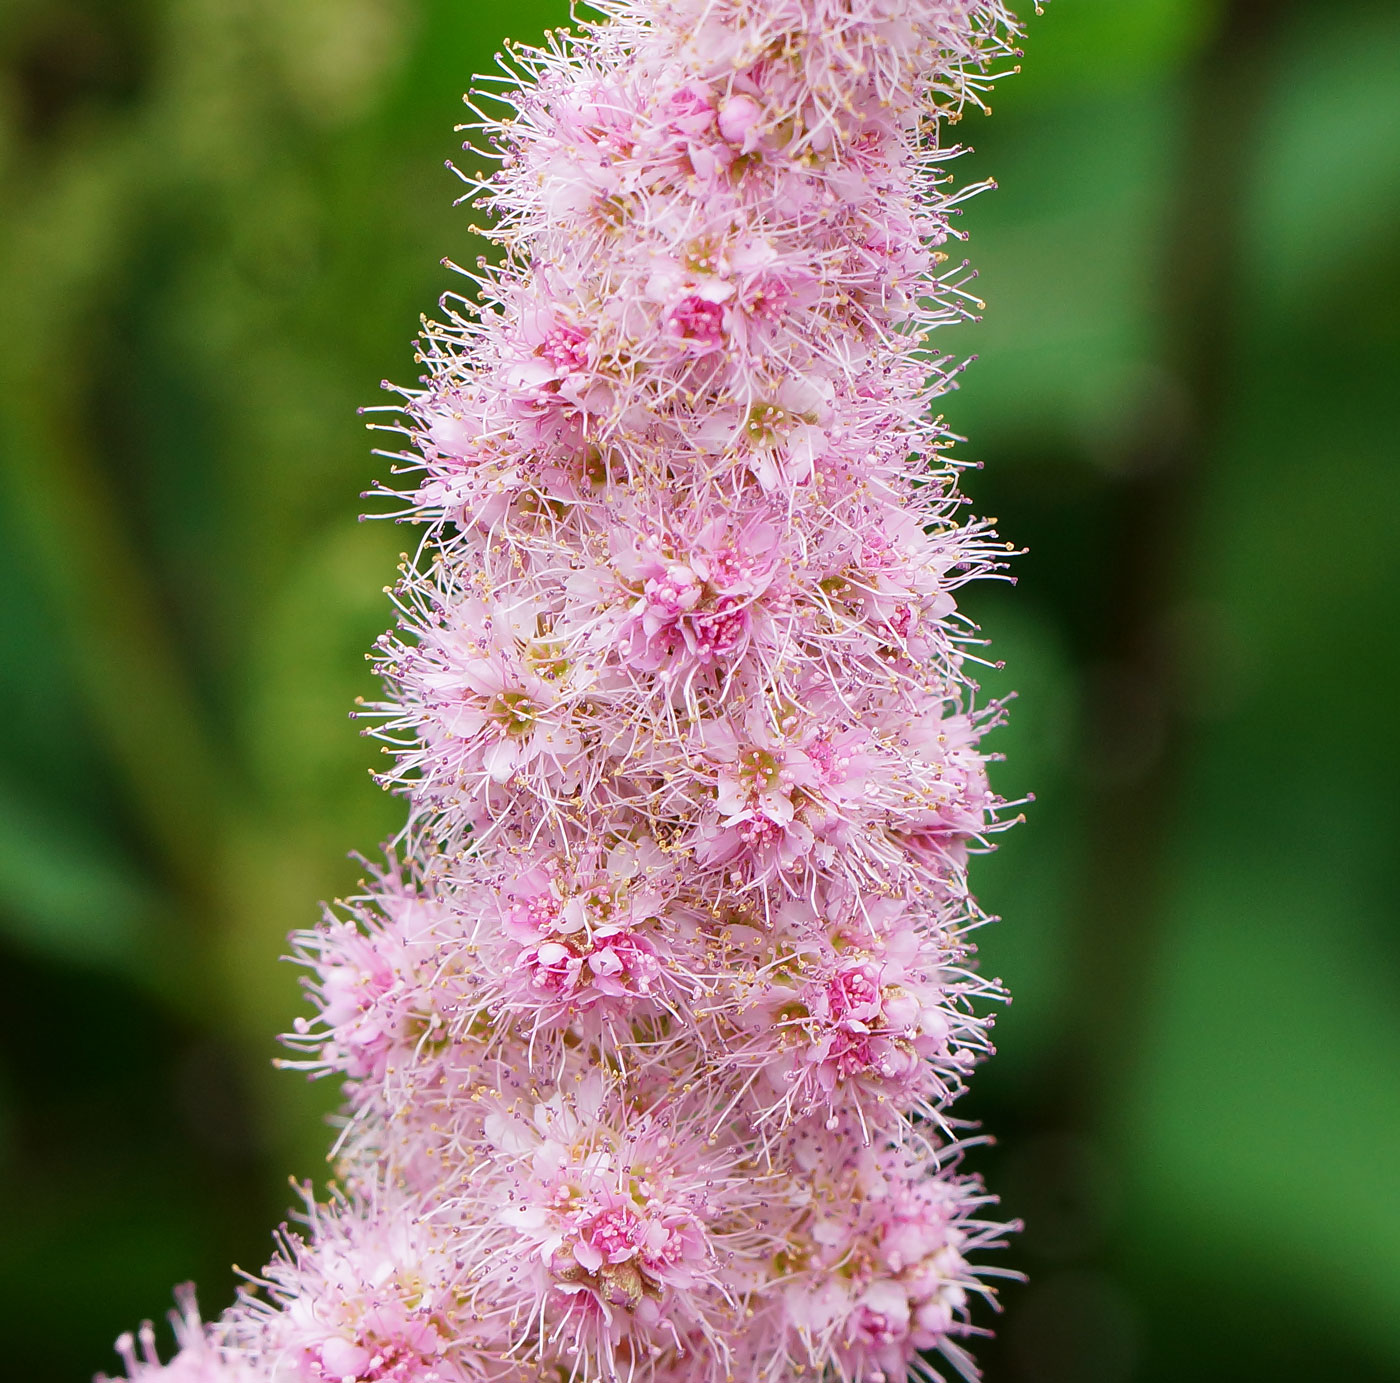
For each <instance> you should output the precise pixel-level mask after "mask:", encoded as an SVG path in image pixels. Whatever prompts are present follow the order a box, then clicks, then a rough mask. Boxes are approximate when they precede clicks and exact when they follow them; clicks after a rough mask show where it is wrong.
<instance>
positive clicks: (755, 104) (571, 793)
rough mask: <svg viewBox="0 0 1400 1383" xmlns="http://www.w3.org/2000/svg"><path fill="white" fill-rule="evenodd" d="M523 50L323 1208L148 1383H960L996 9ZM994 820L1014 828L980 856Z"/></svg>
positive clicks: (454, 321)
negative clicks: (962, 214) (979, 277)
mask: <svg viewBox="0 0 1400 1383" xmlns="http://www.w3.org/2000/svg"><path fill="white" fill-rule="evenodd" d="M589 13H590V15H591V17H590V18H589V19H587V21H586V22H582V23H580V24H579V25H578V26H577V27H576V29H575V30H574V31H563V30H561V31H559V32H557V33H554V34H551V35H549V36H548V37H547V38H546V40H545V42H544V44H543V45H542V46H540V47H529V48H526V47H519V46H517V47H513V48H511V49H510V51H509V55H508V57H507V58H506V59H505V60H503V68H504V75H503V76H500V77H498V78H497V79H495V80H494V81H493V82H490V83H487V84H486V85H485V86H484V87H483V88H482V89H481V90H480V91H478V92H477V93H476V94H475V95H474V96H473V97H472V98H471V100H472V109H473V110H474V111H475V112H476V116H477V118H476V120H475V122H474V123H473V125H472V126H471V127H469V128H471V129H472V131H473V139H474V141H475V142H476V143H477V144H478V145H479V146H480V145H489V147H490V149H491V150H492V152H493V153H494V156H495V162H494V164H493V165H491V167H492V168H493V170H494V171H490V172H489V173H487V174H484V175H481V176H479V177H478V176H476V175H473V174H470V173H468V174H463V175H462V176H464V177H465V178H466V181H467V182H468V184H469V191H468V197H469V198H470V199H472V200H474V201H475V203H476V204H477V205H478V206H479V207H480V208H481V209H482V210H483V212H484V213H486V214H487V219H488V221H489V227H488V228H487V229H486V230H485V231H484V232H483V234H484V235H485V236H486V238H487V239H488V240H489V241H490V242H491V244H492V245H493V246H494V247H495V249H494V251H493V252H492V253H489V254H487V255H485V256H483V257H482V259H480V260H479V261H478V267H477V268H475V269H473V270H470V271H464V272H465V273H466V278H467V279H468V280H470V283H471V287H470V290H469V291H467V292H465V293H464V294H463V295H461V296H450V297H449V298H447V299H445V300H444V302H443V312H442V315H441V320H440V321H438V322H435V323H432V324H429V325H427V326H425V328H424V332H423V336H422V339H421V348H420V353H419V363H420V365H421V367H422V370H423V378H422V380H421V383H420V387H418V388H416V389H413V390H406V391H403V392H402V394H401V402H400V404H399V405H398V411H399V412H400V414H401V417H402V420H403V421H402V423H401V424H400V426H401V430H402V431H403V432H404V433H405V434H406V435H407V437H408V438H409V440H410V444H411V445H410V447H409V449H407V450H405V451H404V452H403V453H401V454H399V456H398V460H399V461H400V462H401V463H402V464H401V465H399V466H398V467H396V473H397V474H398V475H399V476H400V477H406V479H405V480H403V481H402V482H401V483H402V488H401V489H399V490H395V491H389V490H386V491H384V492H383V493H384V494H385V495H393V496H394V501H393V504H392V505H391V506H390V507H391V508H394V509H395V511H396V513H397V514H398V516H399V517H400V518H403V519H406V520H408V521H411V522H412V523H414V524H417V525H419V526H420V532H421V534H422V541H421V544H420V546H419V549H418V552H417V555H416V557H415V558H413V559H412V560H409V561H407V562H406V563H405V567H404V570H403V574H402V579H401V580H400V582H399V585H398V587H397V590H396V595H395V599H396V603H397V606H398V612H399V618H398V623H397V628H396V630H395V631H393V632H391V633H389V634H387V635H385V636H384V638H383V639H381V640H380V642H379V644H378V646H377V650H376V657H377V661H378V664H379V667H380V670H381V671H382V674H383V677H384V680H385V683H386V686H387V689H388V691H387V697H386V699H385V700H384V701H383V702H382V703H381V704H378V705H373V706H367V707H364V708H363V709H362V712H361V714H362V715H363V716H364V717H365V718H367V721H368V724H369V727H370V729H371V731H372V732H373V733H375V734H377V735H378V736H380V737H381V738H382V739H383V740H384V742H385V747H386V750H387V752H388V753H389V755H390V766H389V767H388V769H387V771H386V772H385V773H384V775H383V781H384V782H385V784H386V785H388V786H390V787H392V788H394V789H396V790H398V791H399V792H401V793H402V794H403V795H404V796H405V797H406V799H407V801H408V822H407V825H406V827H405V829H404V831H403V833H402V835H401V837H400V838H399V839H398V840H396V841H395V842H394V843H393V845H392V846H391V849H390V851H389V862H388V864H386V865H385V866H384V867H383V868H382V869H381V870H380V871H379V872H378V873H376V875H375V876H374V878H373V880H372V881H371V882H370V883H368V884H366V885H365V887H364V890H363V894H362V896H359V897H356V898H354V899H351V900H349V901H348V902H347V903H345V904H343V905H340V906H338V907H337V908H335V909H332V910H331V912H330V913H329V914H328V916H327V918H326V920H325V921H324V923H323V924H322V925H321V926H320V927H318V928H316V929H314V930H312V931H309V932H307V933H305V934H302V935H299V936H298V937H297V938H296V939H295V945H296V950H297V954H298V956H299V958H300V959H301V960H302V961H303V962H304V963H305V964H306V966H308V967H309V993H310V996H311V998H312V1000H313V1001H314V1005H315V1016H314V1017H312V1018H311V1019H309V1020H306V1019H304V1020H302V1021H300V1022H299V1023H298V1025H297V1028H296V1030H295V1031H294V1032H293V1033H292V1034H291V1035H290V1037H289V1038H288V1041H289V1043H290V1044H291V1046H292V1047H293V1048H294V1049H295V1057H294V1059H293V1060H291V1061H289V1062H288V1064H289V1065H300V1066H302V1067H304V1068H305V1069H307V1070H308V1071H310V1072H311V1073H312V1074H315V1075H327V1076H332V1077H335V1078H338V1079H340V1080H343V1081H344V1082H345V1090H346V1098H347V1107H346V1113H345V1118H344V1121H343V1130H342V1132H341V1134H340V1137H339V1139H338V1141H337V1144H336V1147H335V1150H334V1153H333V1157H334V1159H335V1161H336V1164H337V1170H338V1182H337V1185H338V1187H339V1188H340V1189H338V1190H336V1191H335V1192H333V1193H332V1195H331V1196H330V1198H329V1200H327V1201H323V1202H318V1201H317V1200H316V1199H315V1197H314V1195H313V1194H312V1193H311V1191H310V1190H309V1189H308V1191H307V1193H306V1208H305V1210H304V1212H303V1213H302V1215H301V1216H300V1218H299V1220H298V1226H299V1227H298V1228H297V1229H295V1230H291V1229H286V1230H284V1231H283V1234H282V1238H281V1241H280V1243H279V1249H278V1253H277V1255H276V1257H275V1259H274V1261H273V1262H272V1263H271V1264H270V1265H269V1266H268V1267H267V1268H266V1269H265V1271H264V1273H263V1274H262V1276H261V1277H260V1278H258V1279H256V1280H254V1281H252V1282H251V1283H250V1284H249V1285H248V1287H247V1288H246V1289H245V1291H244V1293H243V1294H242V1296H241V1297H240V1299H239V1301H238V1302H237V1304H236V1305H235V1306H234V1307H233V1308H232V1309H231V1310H230V1311H229V1312H228V1313H226V1315H225V1316H224V1317H223V1318H222V1319H221V1320H220V1321H218V1322H217V1323H215V1324H213V1325H212V1326H208V1327H206V1326H202V1325H200V1323H199V1322H198V1318H197V1317H196V1316H195V1314H194V1310H193V1306H192V1305H191V1304H190V1303H189V1302H186V1303H185V1307H184V1311H183V1314H182V1315H181V1317H180V1320H179V1334H180V1346H181V1347H180V1351H179V1353H178V1354H177V1356H176V1357H175V1359H174V1361H173V1362H171V1363H170V1364H168V1365H161V1364H160V1363H159V1362H158V1361H157V1359H156V1356H155V1354H154V1353H153V1351H152V1349H151V1347H150V1345H149V1343H148V1342H146V1343H140V1344H138V1342H134V1341H125V1342H124V1343H123V1345H122V1348H123V1350H124V1352H125V1354H126V1356H127V1373H128V1375H129V1377H131V1378H133V1379H138V1380H142V1383H150V1381H151V1380H156V1379H160V1380H162V1383H166V1381H167V1380H168V1383H389V1381H392V1383H478V1380H480V1381H481V1383H494V1380H501V1383H506V1381H507V1380H509V1381H510V1383H525V1380H537V1379H542V1378H544V1379H552V1380H559V1383H595V1381H596V1383H604V1381H606V1383H613V1380H625V1383H731V1380H742V1383H786V1381H787V1380H789V1379H793V1378H802V1377H820V1378H830V1379H839V1380H842V1381H843V1383H894V1381H895V1380H900V1379H902V1378H904V1377H905V1376H906V1375H907V1374H908V1373H910V1372H911V1371H913V1372H918V1373H922V1374H923V1375H924V1376H925V1377H927V1378H938V1377H942V1376H943V1375H942V1373H940V1370H945V1369H948V1368H951V1369H953V1370H955V1371H957V1372H959V1373H961V1374H963V1375H964V1376H967V1377H973V1376H975V1367H974V1365H973V1363H972V1360H971V1357H970V1355H969V1354H968V1353H967V1351H966V1348H965V1344H966V1341H967V1340H968V1338H969V1337H970V1336H973V1335H976V1334H977V1333H979V1332H981V1331H982V1330H984V1328H985V1326H984V1324H983V1323H981V1321H980V1318H979V1314H978V1313H979V1311H981V1310H982V1308H981V1307H979V1305H978V1299H979V1298H990V1297H991V1295H992V1293H991V1290H990V1287H989V1286H988V1283H987V1279H988V1277H989V1276H990V1275H994V1274H995V1271H996V1270H995V1269H991V1268H988V1267H987V1266H986V1265H985V1264H983V1263H982V1261H981V1255H982V1253H983V1252H984V1251H985V1250H988V1249H991V1248H994V1247H997V1246H998V1245H999V1244H1000V1243H1001V1241H1002V1238H1003V1235H1004V1234H1005V1232H1006V1230H1007V1229H1008V1228H1009V1227H1008V1226H1006V1225H1002V1224H999V1223H997V1222H996V1220H995V1219H994V1218H988V1211H989V1207H990V1205H991V1198H990V1197H989V1196H988V1195H986V1194H985V1193H984V1191H983V1189H982V1187H981V1184H980V1183H979V1181H978V1180H977V1178H976V1177H975V1176H974V1175H972V1174H970V1173H968V1172H966V1171H964V1170H963V1167H962V1160H963V1151H964V1147H965V1143H964V1142H963V1141H961V1139H960V1133H959V1127H960V1126H959V1125H958V1124H957V1123H956V1122H955V1121H954V1120H953V1118H952V1116H951V1115H950V1113H949V1105H950V1102H951V1101H953V1100H954V1099H955V1097H956V1096H957V1095H958V1094H959V1093H960V1092H961V1090H962V1089H963V1087H964V1084H965V1082H966V1080H967V1078H968V1075H969V1073H970V1072H971V1070H972V1069H973V1067H974V1065H975V1063H976V1062H977V1060H978V1059H979V1058H980V1057H981V1056H983V1055H984V1054H985V1053H986V1052H987V1051H988V1049H989V1048H988V1027H989V1018H988V1012H987V1007H988V1005H987V1001H988V1000H991V999H995V998H997V997H999V996H1000V991H999V988H998V986H997V985H996V984H995V983H994V982H991V981H989V980H987V979H985V978H983V977H981V976H979V975H978V974H977V972H976V971H975V969H974V968H973V967H972V964H971V945H970V942H969V933H970V931H971V930H972V929H973V928H974V927H975V926H977V925H978V924H979V923H980V922H981V921H983V920H984V919H983V917H982V915H981V914H980V913H979V911H978V909H977V906H976V904H975V902H974V900H973V898H972V896H971V894H970V893H969V891H968V886H967V875H966V869H967V858H968V855H969V852H970V851H973V850H975V849H977V848H979V847H982V846H985V844H986V842H987V836H988V833H989V832H990V831H992V830H993V829H995V827H996V826H997V824H998V812H999V808H1000V807H1001V806H1002V805H1003V804H1001V803H999V802H998V800H997V799H996V798H995V797H994V795H993V794H992V792H991V791H990V789H989V787H988V784H987V778H986V773H985V756H984V754H983V752H982V750H981V748H980V745H981V740H982V736H983V734H984V732H985V731H986V730H987V729H988V728H989V726H990V725H992V724H993V723H994V722H995V721H996V719H997V718H998V716H999V714H1000V711H999V708H998V707H997V706H996V705H995V704H985V703H983V702H981V701H980V700H979V698H978V695H977V687H976V683H975V680H974V678H973V677H972V675H971V670H972V669H974V668H975V667H976V666H977V664H978V662H979V659H978V656H977V650H978V648H979V647H980V644H979V641H978V639H977V631H976V629H975V628H974V627H973V626H972V625H971V624H970V622H969V621H968V620H967V619H966V617H965V616H963V615H962V614H961V613H960V612H959V608H958V603H957V602H958V596H959V592H960V589H961V588H962V587H963V586H964V585H965V584H966V583H967V582H969V581H971V580H974V579H977V578H982V577H988V576H993V575H996V574H998V573H999V572H1000V571H1001V569H1002V565H1003V563H1004V560H1005V558H1006V555H1007V550H1006V545H1005V544H1004V543H1002V542H1001V541H1000V540H999V539H998V538H997V537H996V535H995V534H994V533H993V532H992V530H991V528H990V526H989V525H988V524H987V523H983V522H978V521H975V520H969V519H967V518H966V517H965V515H964V503H965V501H964V500H963V498H962V497H961V495H960V494H959V490H958V483H957V482H958V466H959V463H958V462H957V461H956V460H955V459H954V458H953V457H952V455H951V453H950V447H951V445H952V443H953V442H954V441H955V440H956V439H955V438H954V437H953V436H952V434H951V433H950V432H949V431H948V430H947V428H946V427H945V425H944V424H943V422H942V420H941V418H940V417H938V416H936V414H935V412H934V406H935V403H936V401H937V399H938V398H939V396H940V395H942V394H943V393H945V392H946V391H947V390H948V389H949V388H950V387H951V385H952V383H953V379H954V376H955V374H956V373H957V369H958V366H957V365H956V363H955V360H954V358H953V357H951V356H949V355H946V354H943V353H941V351H940V350H939V345H941V340H939V341H938V345H936V344H935V340H936V339H938V338H936V337H935V332H936V331H937V330H938V329H940V328H943V327H945V326H948V325H951V324H954V323H956V322H958V321H959V320H961V319H964V318H966V317H968V316H969V315H971V313H973V312H974V311H975V310H976V308H977V307H979V306H980V304H979V303H977V300H976V299H975V297H973V295H972V294H971V291H970V289H969V279H970V271H969V270H968V268H967V266H966V263H965V261H962V260H961V259H960V258H959V257H958V256H957V255H956V254H950V250H949V247H950V246H956V244H957V242H958V241H959V239H960V236H959V234H958V232H957V230H956V229H955V223H954V215H955V212H956V209H957V204H958V203H959V202H960V201H961V200H962V199H963V198H965V197H966V196H967V195H969V193H971V192H974V191H976V190H977V188H976V187H975V186H970V187H963V188H961V189H960V190H954V189H953V185H952V180H951V178H950V177H949V175H948V174H947V173H946V172H945V169H946V167H947V165H948V164H949V163H950V162H951V160H953V158H954V157H955V156H956V155H957V154H958V152H959V150H958V148H957V146H956V145H955V144H953V143H951V142H950V138H949V127H950V126H952V125H953V124H955V123H956V122H957V120H958V119H959V117H960V115H961V114H962V113H963V112H964V110H965V109H967V108H968V107H969V106H977V105H978V104H980V99H981V93H982V92H983V91H984V90H985V88H986V86H987V84H988V83H989V82H990V81H991V80H992V79H993V78H994V77H995V76H996V75H998V70H999V69H1001V68H1003V67H1005V66H1007V65H1009V63H1010V62H1011V61H1012V60H1013V57H1014V47H1013V44H1014V41H1015V38H1016V33H1017V30H1016V26H1015V22H1014V20H1013V18H1012V16H1011V15H1010V14H1008V13H1007V12H1006V11H1005V10H1004V9H1003V8H1002V6H1001V4H1000V3H999V0H603V3H601V4H599V5H598V6H597V8H596V9H594V10H591V11H590V12H589ZM1002 819H1004V813H1003V816H1002Z"/></svg>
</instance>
